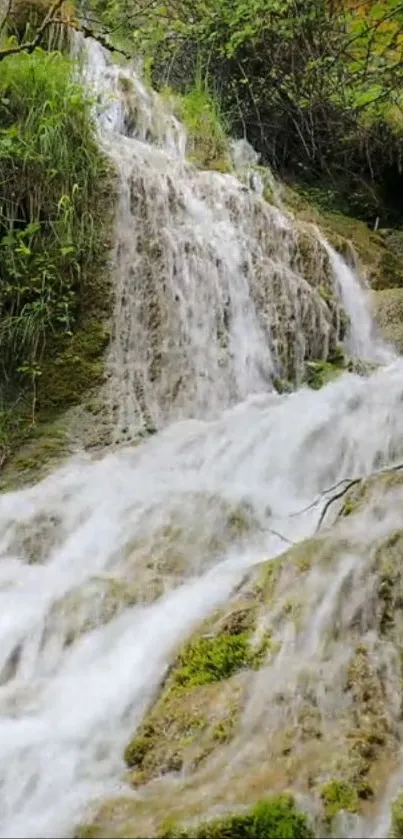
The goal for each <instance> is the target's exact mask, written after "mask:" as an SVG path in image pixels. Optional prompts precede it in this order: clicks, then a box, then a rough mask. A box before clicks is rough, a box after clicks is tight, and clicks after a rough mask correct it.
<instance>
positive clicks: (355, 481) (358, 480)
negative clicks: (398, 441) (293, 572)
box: [316, 463, 403, 533]
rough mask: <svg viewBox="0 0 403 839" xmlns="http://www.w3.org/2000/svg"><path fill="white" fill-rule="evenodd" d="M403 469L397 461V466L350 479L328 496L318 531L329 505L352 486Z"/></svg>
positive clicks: (401, 464) (402, 465)
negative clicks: (341, 487)
mask: <svg viewBox="0 0 403 839" xmlns="http://www.w3.org/2000/svg"><path fill="white" fill-rule="evenodd" d="M402 469H403V463H397V464H396V465H395V466H387V467H385V468H384V469H378V470H377V471H376V472H372V473H371V474H370V475H364V476H362V477H361V478H352V479H351V480H348V482H347V484H346V486H345V487H343V489H341V490H340V491H339V492H337V493H336V494H335V495H332V497H331V498H328V500H327V501H326V504H325V506H324V507H323V510H322V512H321V514H320V518H319V521H318V524H317V527H316V533H317V532H318V530H320V528H321V526H322V524H323V521H324V519H325V516H326V513H327V511H328V509H329V507H330V506H331V505H332V504H333V503H334V502H335V501H338V500H339V499H340V498H342V497H343V495H346V493H347V492H348V491H349V490H350V489H352V487H353V486H357V484H360V483H362V482H363V481H367V480H369V479H370V478H374V477H376V476H377V475H387V474H389V473H390V472H399V471H400V470H402Z"/></svg>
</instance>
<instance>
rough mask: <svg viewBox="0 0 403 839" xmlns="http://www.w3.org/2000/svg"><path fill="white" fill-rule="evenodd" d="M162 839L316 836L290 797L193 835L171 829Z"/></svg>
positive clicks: (216, 822)
mask: <svg viewBox="0 0 403 839" xmlns="http://www.w3.org/2000/svg"><path fill="white" fill-rule="evenodd" d="M160 836H161V839H188V837H193V839H269V837H273V839H274V838H275V839H311V837H313V836H314V833H313V831H312V829H311V827H310V825H309V824H308V820H307V818H306V816H305V814H304V813H301V812H300V811H299V810H298V809H297V808H296V807H295V804H294V800H293V798H292V796H291V795H285V794H284V795H277V796H272V797H271V798H267V799H265V800H263V801H261V802H259V803H258V804H256V805H255V806H254V807H253V808H251V809H250V810H249V811H248V812H246V813H245V814H241V815H233V816H227V817H226V818H222V819H216V820H214V821H211V822H207V823H205V824H202V825H200V826H199V827H197V828H196V829H193V830H192V831H189V832H188V831H187V830H181V829H179V828H175V827H170V828H168V829H167V830H166V831H164V832H163V833H161V834H160Z"/></svg>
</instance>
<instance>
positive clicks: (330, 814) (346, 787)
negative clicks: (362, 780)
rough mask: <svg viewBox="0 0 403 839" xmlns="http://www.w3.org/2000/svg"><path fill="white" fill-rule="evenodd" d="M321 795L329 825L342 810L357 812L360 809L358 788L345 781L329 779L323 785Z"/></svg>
mask: <svg viewBox="0 0 403 839" xmlns="http://www.w3.org/2000/svg"><path fill="white" fill-rule="evenodd" d="M320 795H321V799H322V802H323V810H324V819H325V822H326V823H327V824H328V825H331V823H332V821H333V819H334V817H335V816H336V815H337V813H339V812H340V810H345V811H346V812H348V813H356V812H357V810H358V809H359V798H358V794H357V790H356V789H355V788H354V787H353V786H352V785H351V784H347V783H346V782H345V781H340V780H332V781H328V782H327V783H326V784H324V786H323V787H322V789H321V793H320Z"/></svg>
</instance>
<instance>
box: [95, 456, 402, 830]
mask: <svg viewBox="0 0 403 839" xmlns="http://www.w3.org/2000/svg"><path fill="white" fill-rule="evenodd" d="M402 481H403V479H402V475H401V473H399V472H395V473H390V474H387V475H385V476H380V477H378V478H376V479H373V480H372V481H369V482H367V483H361V484H359V485H357V486H356V487H355V488H354V489H353V490H352V491H351V492H350V493H348V494H347V495H346V496H345V497H343V499H342V501H341V502H340V503H341V505H342V506H341V508H340V514H339V519H338V523H337V525H336V526H335V527H334V528H333V529H332V530H331V531H328V530H327V531H326V533H324V534H323V535H318V536H317V537H316V538H314V539H311V540H309V541H307V542H303V543H301V544H300V545H298V546H295V547H293V548H291V549H290V550H289V551H287V552H286V553H285V554H283V555H282V556H280V557H278V558H277V559H275V560H271V561H269V562H267V563H263V564H262V565H261V566H259V567H257V568H255V569H254V570H252V571H251V572H249V573H248V575H247V577H246V578H245V580H244V583H243V584H242V586H241V588H240V589H238V591H237V592H236V594H235V595H234V596H233V597H232V599H231V601H230V603H229V604H228V605H227V606H226V607H225V609H221V610H219V611H217V612H216V613H215V614H214V615H213V616H212V617H211V618H210V619H208V620H207V621H206V622H205V624H204V625H203V626H202V627H200V629H199V630H198V632H197V634H196V635H195V636H193V638H192V639H191V640H190V642H188V643H187V644H186V645H185V646H184V647H183V649H182V650H181V651H180V653H179V655H178V657H177V659H176V662H175V663H174V665H173V667H172V669H171V671H170V673H169V675H168V678H167V680H166V681H165V683H164V684H163V686H162V688H161V691H160V694H159V696H158V697H157V699H156V701H155V703H154V704H153V705H152V707H151V708H150V710H149V712H148V714H147V715H146V717H145V719H144V721H143V723H142V724H141V726H140V728H139V729H138V730H137V731H136V732H135V735H134V737H133V740H132V741H131V742H130V743H129V744H128V746H127V749H126V753H125V757H126V761H127V763H128V764H129V765H130V770H129V771H128V774H127V775H126V782H127V784H128V793H129V787H130V785H131V786H132V787H133V786H134V787H135V788H136V791H137V793H136V798H135V799H133V800H132V799H130V797H128V798H124V797H123V798H120V799H116V800H113V801H111V802H108V803H106V804H105V805H104V806H103V807H101V809H100V811H99V812H98V815H97V816H96V818H95V821H94V822H93V823H92V824H91V827H90V828H89V831H90V832H89V834H88V835H91V836H100V837H101V836H105V837H106V836H124V835H125V836H133V837H137V836H141V835H144V833H145V832H147V835H157V834H158V831H159V830H161V829H162V825H163V823H164V819H165V818H166V817H167V816H169V817H170V818H171V819H172V820H173V821H179V822H180V821H182V820H185V821H189V820H190V822H192V819H196V820H197V819H198V820H200V819H204V820H205V818H206V813H208V814H209V816H210V815H211V816H214V814H216V813H219V812H221V811H222V809H224V810H228V809H229V810H231V809H234V808H235V809H236V808H239V807H241V806H242V805H249V804H251V803H253V802H254V801H256V800H257V799H259V797H261V796H263V795H265V794H267V792H268V791H270V792H281V791H284V790H287V789H291V790H292V791H293V792H294V793H295V794H296V795H297V797H298V796H299V800H301V801H303V802H304V806H306V807H307V808H308V810H309V812H310V813H311V815H312V816H313V818H314V821H315V826H316V831H317V834H316V835H318V836H319V835H329V832H330V833H331V832H332V831H333V830H335V829H336V828H335V825H336V823H337V824H339V821H337V819H338V818H339V815H338V814H339V812H340V811H345V812H346V813H350V814H351V818H355V819H356V820H357V819H358V822H357V824H358V825H360V823H361V829H362V827H363V826H365V823H366V820H368V821H369V823H373V822H374V819H376V817H377V812H378V810H379V807H380V805H381V804H382V803H383V804H384V795H385V790H386V786H387V781H388V779H389V778H390V776H391V774H392V773H393V771H394V770H396V769H397V768H398V766H399V750H400V747H401V738H402V733H403V730H402V700H403V694H402V656H401V651H402V650H403V566H402V563H401V553H402V549H403V531H402V529H401V510H402V508H403V486H402ZM369 520H370V521H371V529H370V530H369V528H368V522H369ZM360 819H361V822H360V821H359V820H360ZM339 827H340V825H339ZM338 829H339V828H338ZM337 835H338V834H337Z"/></svg>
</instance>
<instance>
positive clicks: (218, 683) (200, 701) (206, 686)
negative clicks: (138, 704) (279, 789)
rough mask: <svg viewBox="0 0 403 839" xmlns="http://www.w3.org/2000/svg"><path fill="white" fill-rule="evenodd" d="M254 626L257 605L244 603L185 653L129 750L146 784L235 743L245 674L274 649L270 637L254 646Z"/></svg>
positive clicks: (220, 618) (213, 620)
mask: <svg viewBox="0 0 403 839" xmlns="http://www.w3.org/2000/svg"><path fill="white" fill-rule="evenodd" d="M254 624H255V613H254V609H252V607H251V605H249V607H248V605H246V604H245V605H242V604H238V605H237V606H236V607H235V608H234V609H233V610H231V611H229V612H227V614H224V615H223V616H222V615H221V613H219V614H218V615H217V616H215V617H214V616H213V617H212V618H211V619H209V621H207V622H206V625H205V634H201V635H199V636H196V637H195V638H194V639H193V640H191V641H190V642H189V643H188V644H186V645H185V646H184V647H183V648H182V650H181V651H180V652H179V655H178V656H177V659H176V661H175V662H174V664H173V666H172V668H171V671H170V674H169V678H168V681H167V683H166V686H165V688H164V690H163V692H162V694H161V696H160V698H159V699H158V700H157V702H156V704H155V705H154V706H153V707H152V708H151V710H150V712H149V713H148V714H147V715H146V717H145V720H144V722H143V723H142V725H141V726H140V728H139V730H138V731H137V733H136V736H135V737H134V738H133V740H132V741H131V742H130V743H129V744H128V746H127V747H126V750H125V754H124V757H125V761H126V763H127V765H128V766H129V767H135V768H136V770H140V771H141V773H142V778H143V779H144V780H148V779H150V778H151V777H154V776H156V775H159V774H161V773H162V774H164V773H166V772H172V771H179V770H181V769H187V770H188V771H189V770H193V769H195V768H196V767H197V766H198V765H199V764H200V762H201V761H202V760H204V759H205V758H206V757H207V756H208V755H209V754H211V752H212V751H214V750H215V749H216V748H218V747H219V746H220V745H222V744H223V743H226V742H228V741H229V740H230V739H231V737H232V735H233V731H234V724H235V719H236V715H237V709H238V706H239V700H240V696H241V695H242V692H243V688H244V685H245V678H244V675H245V674H246V672H247V670H250V669H257V668H258V667H259V666H260V665H261V663H262V662H263V661H264V659H265V657H266V656H267V654H268V652H269V650H270V643H271V641H270V634H269V633H267V632H265V633H263V636H261V637H260V638H259V640H258V643H256V644H255V645H253V644H252V640H253V638H252V633H253V629H254ZM208 629H210V630H211V632H210V633H208V634H207V630H208ZM137 780H138V775H137V774H136V775H135V782H136V783H137Z"/></svg>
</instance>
